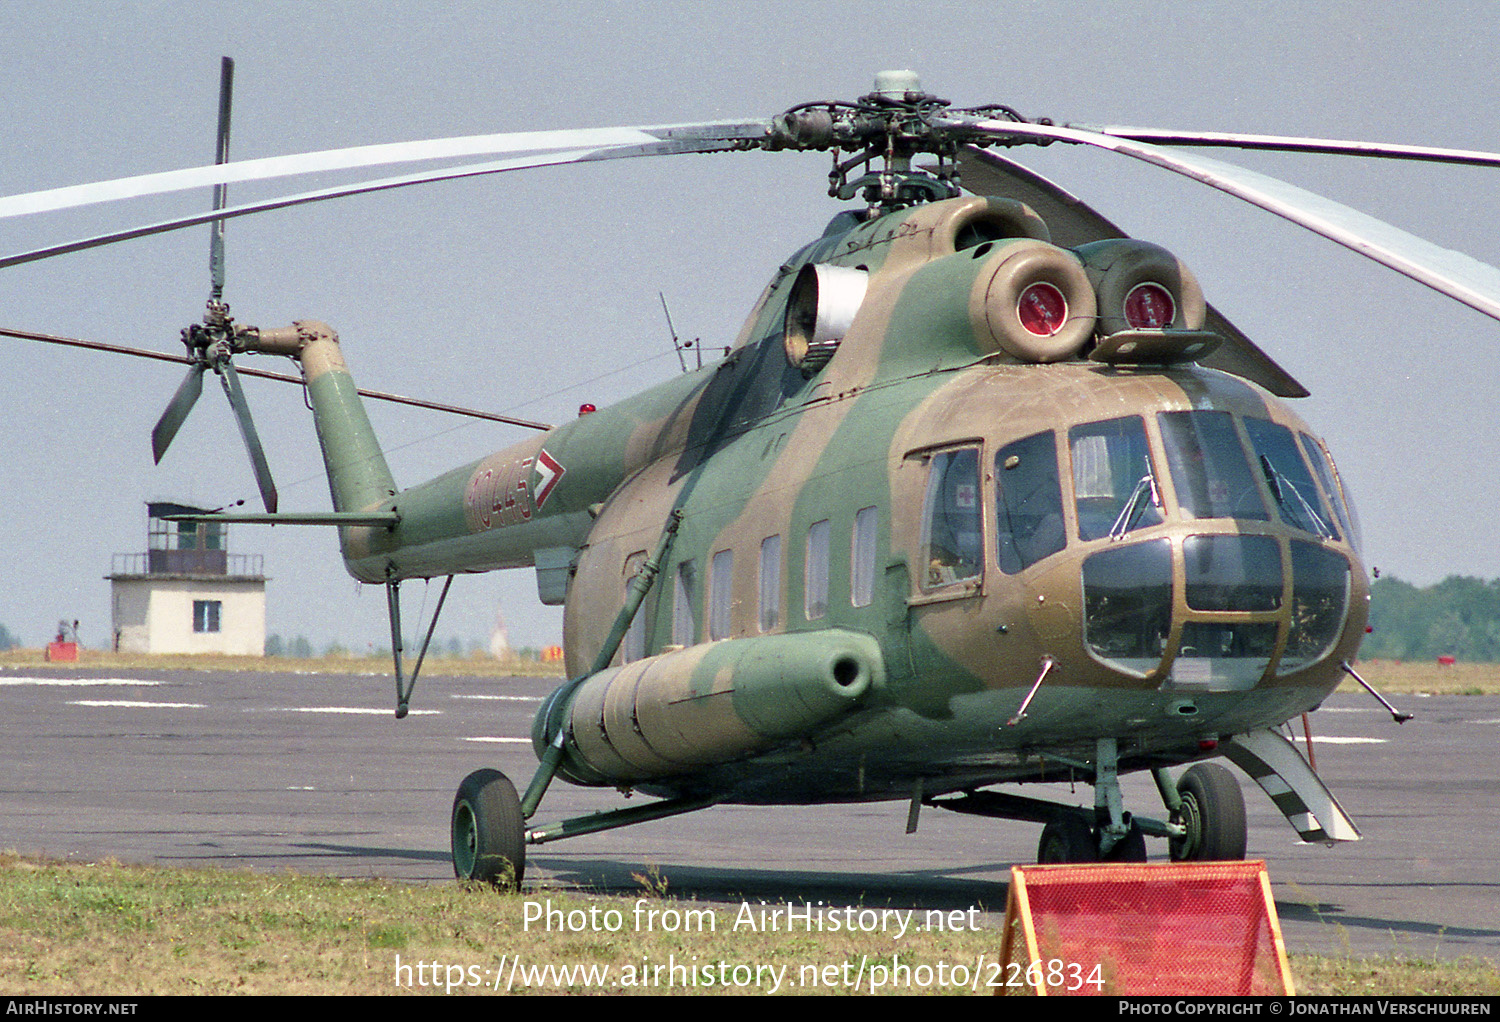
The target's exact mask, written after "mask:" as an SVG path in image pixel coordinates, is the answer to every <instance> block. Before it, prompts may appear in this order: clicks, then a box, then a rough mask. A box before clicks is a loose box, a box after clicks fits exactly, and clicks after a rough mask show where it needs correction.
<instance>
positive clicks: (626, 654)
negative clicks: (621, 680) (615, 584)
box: [620, 550, 646, 664]
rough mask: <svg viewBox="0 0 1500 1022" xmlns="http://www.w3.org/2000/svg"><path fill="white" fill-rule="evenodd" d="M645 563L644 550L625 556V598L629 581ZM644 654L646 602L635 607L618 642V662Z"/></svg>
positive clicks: (625, 661) (632, 579)
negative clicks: (623, 634) (620, 640)
mask: <svg viewBox="0 0 1500 1022" xmlns="http://www.w3.org/2000/svg"><path fill="white" fill-rule="evenodd" d="M645 563H646V551H644V550H638V551H636V552H635V553H633V554H631V555H630V556H629V557H627V558H625V586H624V589H625V599H626V600H629V599H630V583H631V582H633V581H635V576H636V574H637V573H638V572H639V571H640V570H641V566H642V565H643V564H645ZM645 655H646V603H645V601H644V600H642V601H641V605H640V606H639V607H637V608H636V612H635V617H634V618H632V619H631V621H630V628H629V629H628V630H627V631H626V632H625V640H624V641H623V642H622V643H621V644H620V663H622V664H628V663H630V662H631V661H632V660H639V659H641V658H642V657H643V656H645Z"/></svg>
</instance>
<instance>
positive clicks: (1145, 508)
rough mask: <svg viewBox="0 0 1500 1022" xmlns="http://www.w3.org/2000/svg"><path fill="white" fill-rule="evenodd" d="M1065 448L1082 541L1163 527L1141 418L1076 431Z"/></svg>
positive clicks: (1159, 496) (1112, 421)
mask: <svg viewBox="0 0 1500 1022" xmlns="http://www.w3.org/2000/svg"><path fill="white" fill-rule="evenodd" d="M1068 443H1069V447H1070V449H1071V452H1072V457H1073V496H1074V499H1075V500H1076V501H1077V505H1078V536H1079V538H1080V539H1085V540H1088V539H1103V538H1104V537H1105V536H1115V537H1120V536H1124V535H1126V534H1128V533H1130V532H1132V531H1133V530H1135V529H1143V528H1146V527H1147V526H1151V525H1159V524H1161V520H1162V514H1161V488H1160V487H1159V486H1158V485H1157V482H1156V473H1155V471H1154V470H1153V469H1152V467H1151V454H1150V450H1149V448H1148V447H1147V446H1146V427H1145V424H1144V423H1143V422H1142V421H1141V419H1140V417H1139V416H1135V415H1131V416H1126V417H1125V418H1121V419H1109V420H1106V421H1104V422H1090V423H1086V424H1085V425H1082V426H1074V427H1073V428H1072V429H1071V430H1069V431H1068Z"/></svg>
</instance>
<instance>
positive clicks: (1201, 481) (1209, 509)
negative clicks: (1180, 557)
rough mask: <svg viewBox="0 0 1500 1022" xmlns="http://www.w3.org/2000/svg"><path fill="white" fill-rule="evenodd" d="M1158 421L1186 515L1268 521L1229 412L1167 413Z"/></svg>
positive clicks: (1176, 488)
mask: <svg viewBox="0 0 1500 1022" xmlns="http://www.w3.org/2000/svg"><path fill="white" fill-rule="evenodd" d="M1156 421H1157V424H1158V425H1159V426H1160V427H1161V439H1162V444H1163V445H1164V446H1165V447H1166V449H1167V467H1168V469H1169V470H1170V471H1171V473H1172V489H1173V490H1174V491H1175V492H1176V494H1177V504H1178V506H1179V507H1180V508H1181V509H1182V515H1183V517H1185V518H1247V519H1253V520H1255V521H1262V522H1263V521H1266V520H1267V518H1268V517H1269V516H1268V515H1267V514H1266V506H1265V501H1263V500H1262V499H1261V495H1260V488H1259V487H1258V486H1256V484H1255V476H1254V475H1253V474H1251V471H1250V462H1249V461H1248V460H1247V459H1246V457H1245V448H1244V446H1243V445H1242V444H1241V443H1240V437H1239V434H1238V433H1237V432H1235V428H1234V422H1233V420H1232V419H1231V418H1230V416H1229V413H1228V412H1208V411H1197V412H1161V413H1159V414H1158V415H1157V417H1156Z"/></svg>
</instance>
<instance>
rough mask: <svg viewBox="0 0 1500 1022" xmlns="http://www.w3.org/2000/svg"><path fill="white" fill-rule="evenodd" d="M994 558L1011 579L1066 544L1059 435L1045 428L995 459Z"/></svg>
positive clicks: (1002, 451) (1003, 451) (1002, 450)
mask: <svg viewBox="0 0 1500 1022" xmlns="http://www.w3.org/2000/svg"><path fill="white" fill-rule="evenodd" d="M995 521H996V526H997V529H996V533H997V537H998V542H997V544H996V554H997V556H998V559H999V563H1000V570H1001V571H1003V572H1005V573H1006V574H1007V575H1014V574H1015V573H1016V572H1018V571H1023V570H1024V569H1026V568H1029V567H1031V566H1032V565H1033V564H1035V563H1036V562H1037V561H1040V560H1041V559H1042V558H1043V557H1049V556H1051V555H1052V554H1055V553H1057V552H1058V551H1059V550H1061V549H1062V548H1063V547H1064V546H1065V545H1067V535H1066V530H1065V528H1064V527H1063V505H1062V487H1061V484H1060V483H1059V481H1058V474H1057V437H1056V436H1055V435H1054V434H1053V433H1052V431H1051V430H1048V431H1047V432H1045V433H1037V434H1035V435H1033V436H1029V437H1025V438H1024V439H1021V440H1016V441H1014V442H1012V443H1008V444H1006V445H1005V446H1004V447H1002V448H1000V450H999V452H998V453H996V455H995Z"/></svg>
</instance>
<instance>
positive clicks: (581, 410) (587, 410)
mask: <svg viewBox="0 0 1500 1022" xmlns="http://www.w3.org/2000/svg"><path fill="white" fill-rule="evenodd" d="M598 410H599V409H597V408H595V407H594V406H593V405H591V404H589V403H588V402H587V401H585V402H584V403H583V404H581V405H579V406H578V415H579V417H580V418H581V417H583V416H585V415H589V414H591V413H593V412H597V411H598Z"/></svg>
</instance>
